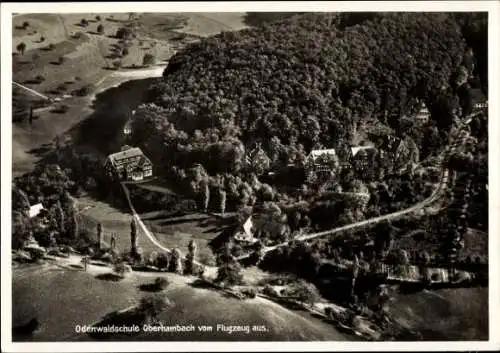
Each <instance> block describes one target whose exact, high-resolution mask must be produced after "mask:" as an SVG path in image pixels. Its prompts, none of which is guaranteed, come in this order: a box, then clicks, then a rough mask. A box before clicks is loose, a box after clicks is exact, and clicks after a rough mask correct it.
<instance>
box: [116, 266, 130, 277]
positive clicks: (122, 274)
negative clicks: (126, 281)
mask: <svg viewBox="0 0 500 353" xmlns="http://www.w3.org/2000/svg"><path fill="white" fill-rule="evenodd" d="M127 271H128V268H127V265H126V264H125V263H124V262H119V263H117V264H116V265H115V266H114V267H113V272H114V273H115V274H116V275H117V276H119V277H122V278H123V277H125V274H126V273H127Z"/></svg>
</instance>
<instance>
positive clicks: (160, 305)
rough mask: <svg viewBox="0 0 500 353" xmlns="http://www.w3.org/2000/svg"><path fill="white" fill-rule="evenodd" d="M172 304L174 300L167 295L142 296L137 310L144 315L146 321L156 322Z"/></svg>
mask: <svg viewBox="0 0 500 353" xmlns="http://www.w3.org/2000/svg"><path fill="white" fill-rule="evenodd" d="M172 305H173V304H172V302H171V301H170V300H169V299H168V298H167V297H166V296H165V295H163V294H155V295H150V296H147V297H144V298H142V299H141V301H140V302H139V305H138V307H137V310H138V312H139V313H140V314H141V315H143V317H144V320H145V321H146V322H152V321H153V322H154V321H156V319H157V318H158V315H159V314H160V313H161V312H162V311H163V310H165V309H166V308H168V307H171V306H172Z"/></svg>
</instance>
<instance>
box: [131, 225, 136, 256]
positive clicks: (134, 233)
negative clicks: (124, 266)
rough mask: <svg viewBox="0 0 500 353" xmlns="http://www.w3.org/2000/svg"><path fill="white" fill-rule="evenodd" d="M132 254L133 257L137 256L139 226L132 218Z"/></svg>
mask: <svg viewBox="0 0 500 353" xmlns="http://www.w3.org/2000/svg"><path fill="white" fill-rule="evenodd" d="M130 243H131V247H130V253H131V254H132V256H135V255H137V225H136V223H135V219H133V218H132V220H131V221H130Z"/></svg>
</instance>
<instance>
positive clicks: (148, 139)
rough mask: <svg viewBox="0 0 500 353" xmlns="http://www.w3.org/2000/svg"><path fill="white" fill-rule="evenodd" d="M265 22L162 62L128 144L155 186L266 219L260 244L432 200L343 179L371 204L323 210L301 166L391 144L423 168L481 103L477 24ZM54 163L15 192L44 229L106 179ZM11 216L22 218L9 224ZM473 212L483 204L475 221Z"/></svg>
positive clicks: (405, 176) (327, 204) (357, 18)
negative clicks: (331, 151)
mask: <svg viewBox="0 0 500 353" xmlns="http://www.w3.org/2000/svg"><path fill="white" fill-rule="evenodd" d="M252 16H254V17H255V15H251V14H249V20H250V18H251V17H252ZM275 19H276V21H272V22H270V23H269V22H266V21H263V23H262V24H260V25H259V26H257V27H253V28H249V29H245V30H241V31H238V32H223V33H221V34H219V35H216V36H213V37H210V38H206V39H203V40H201V41H199V42H197V43H193V44H190V45H189V46H187V48H186V49H184V50H182V51H179V52H178V53H177V54H175V55H174V56H173V57H172V58H171V60H170V62H169V65H168V67H167V68H166V69H165V71H164V74H163V77H162V78H160V79H158V80H157V82H156V83H154V84H153V85H152V86H151V87H150V88H149V90H148V92H147V94H146V100H145V102H144V104H143V105H141V106H140V107H139V108H138V109H137V110H136V114H135V115H134V118H133V121H132V131H133V134H132V136H131V141H130V142H129V143H130V144H131V145H134V146H139V147H141V148H142V149H143V150H144V151H145V153H146V154H147V155H148V156H149V157H150V158H151V159H152V161H153V163H154V164H155V174H157V175H158V176H160V177H163V178H165V179H168V181H169V183H171V184H173V185H175V186H176V188H177V189H176V191H177V192H179V193H180V194H184V195H186V196H187V197H188V198H190V199H193V200H197V201H198V204H199V208H200V209H203V210H212V211H217V212H222V213H223V212H225V211H230V210H231V211H234V210H238V211H241V212H240V213H241V214H245V212H247V210H248V208H251V207H255V210H262V212H260V213H261V214H265V215H267V217H263V219H261V220H258V222H261V223H265V224H272V225H273V226H272V227H269V228H268V229H274V230H275V231H273V232H274V234H268V233H269V232H267V233H266V234H263V235H262V238H264V239H267V240H272V241H281V240H284V239H287V238H288V237H290V235H291V233H293V232H294V231H298V230H300V229H301V228H306V229H307V228H309V227H313V228H314V229H325V228H330V227H332V226H335V225H340V224H347V223H350V222H354V221H356V220H361V219H363V218H369V217H373V216H376V215H379V214H384V213H387V212H392V211H395V210H398V209H402V208H404V207H405V206H409V205H411V204H413V203H415V202H418V201H421V200H422V199H423V198H425V197H426V196H428V195H429V192H430V191H429V190H428V188H426V187H425V185H426V184H428V183H427V181H428V180H424V179H423V178H421V177H419V176H416V175H414V173H412V172H411V171H408V172H403V173H402V174H401V173H400V174H397V175H382V176H381V175H376V174H377V173H375V172H374V171H371V170H369V171H368V172H367V173H365V175H360V174H359V173H358V174H357V175H356V174H353V173H350V172H346V173H340V174H338V176H337V178H336V181H335V183H336V184H335V185H334V186H335V187H336V188H337V190H341V191H346V192H352V193H364V192H367V193H369V194H370V201H369V202H368V203H367V202H366V201H365V200H362V199H359V198H357V197H347V196H346V197H338V195H337V196H335V197H333V196H332V195H333V193H332V192H331V190H330V191H326V190H322V189H321V188H315V187H314V186H311V185H309V184H307V183H306V182H305V179H304V175H303V168H304V163H305V161H306V158H307V155H308V154H309V152H310V151H311V150H312V149H321V148H335V149H336V150H338V151H343V150H346V149H348V148H349V147H350V146H352V145H355V144H356V143H358V142H359V141H360V140H362V141H363V142H365V143H371V144H374V145H378V144H380V143H381V141H383V140H385V139H386V138H387V137H396V138H399V139H401V141H403V145H404V146H405V148H406V150H407V152H408V155H409V154H412V153H413V152H411V153H410V151H411V150H413V149H418V152H417V154H419V155H420V159H421V160H422V159H425V158H428V157H433V156H434V155H435V154H436V153H437V152H438V151H439V150H440V148H441V147H442V146H443V145H444V143H445V141H447V135H448V132H449V131H450V129H451V127H452V125H453V119H454V116H456V114H457V111H459V110H460V109H461V110H463V111H467V110H468V109H469V108H470V106H471V99H472V98H471V93H470V91H471V89H473V88H477V87H480V88H481V89H482V90H483V92H484V94H485V95H486V96H487V65H486V63H487V59H486V57H487V40H485V39H484V38H487V33H486V29H487V15H486V14H482V13H474V14H462V13H460V14H453V13H419V14H414V13H377V14H367V13H359V14H328V13H303V14H292V15H289V14H287V15H286V16H285V15H283V16H282V15H277V16H276V17H275ZM253 20H254V21H261V20H262V19H261V18H260V19H259V18H254V19H253ZM421 102H423V103H425V105H426V106H427V107H428V108H429V110H430V113H431V119H430V121H428V122H427V123H424V124H422V123H420V122H418V121H416V119H414V118H413V116H414V114H415V112H416V110H417V109H418V106H419V103H421ZM477 124H483V125H484V122H481V121H479V120H478V123H477ZM477 124H476V125H477ZM486 124H487V122H486ZM478 129H479V130H480V131H481V134H478V136H477V138H478V139H479V140H480V141H481V146H482V147H481V148H480V149H479V150H478V151H477V152H476V155H475V156H474V159H475V160H477V161H478V162H477V163H476V164H477V167H478V168H480V169H481V170H482V172H481V173H479V174H480V180H484V178H485V177H486V175H487V166H486V165H485V162H486V159H485V156H487V143H485V141H487V134H486V135H485V134H484V130H485V129H484V126H482V127H481V126H478V127H476V130H478ZM486 131H487V130H486ZM255 145H259V146H261V147H262V148H263V150H264V152H265V154H266V155H267V159H266V160H267V163H264V164H261V165H259V168H256V166H255V165H254V164H252V163H248V161H247V157H248V156H249V154H250V152H251V151H252V148H253V146H255ZM61 149H62V148H61V147H59V148H56V154H57V153H60V152H59V151H60V150H61ZM405 156H406V155H405ZM476 157H477V158H476ZM405 158H406V157H405ZM405 158H403V159H405ZM379 162H380V163H379V164H383V163H384V161H379ZM54 163H55V164H60V165H62V166H63V168H64V170H63V171H57V169H53V167H51V168H52V169H48V170H44V169H43V168H39V169H37V171H35V172H33V173H31V174H28V175H26V176H24V177H23V178H20V179H19V180H17V181H16V185H15V190H20V191H21V192H25V193H27V197H28V198H29V200H27V202H26V200H25V201H23V202H24V203H27V204H28V205H29V204H32V203H34V202H37V201H40V200H44V201H45V200H48V205H47V207H48V208H49V209H50V208H51V207H52V208H53V213H54V219H56V218H57V217H55V215H56V213H57V212H59V211H57V210H59V208H61V207H62V209H63V210H64V212H63V213H64V216H65V219H68V220H70V219H71V215H72V210H71V207H69V206H67V205H70V202H68V193H74V192H76V191H78V187H75V186H74V185H75V184H76V185H78V186H81V187H82V188H84V189H95V188H96V187H97V188H98V189H106V188H107V187H106V180H105V179H104V178H103V177H102V175H101V171H100V168H99V163H98V161H95V160H92V159H88V158H83V159H82V158H79V157H78V156H75V153H74V152H73V153H72V154H70V156H69V157H68V159H67V160H64V161H62V160H61V158H55V161H54ZM476 164H475V165H474V166H476ZM370 165H373V166H375V165H377V164H376V163H373V164H370ZM374 168H375V167H374ZM377 168H378V167H377ZM485 171H486V173H485ZM267 172H272V174H273V175H274V177H269V174H267ZM61 173H62V175H64V176H65V177H64V178H69V181H68V182H71V185H70V184H68V183H67V182H66V179H64V178H62V176H61ZM292 173H293V174H292ZM52 176H53V177H54V178H55V179H54V180H51V179H50V178H51V177H52ZM291 176H293V178H292V177H291ZM61 178H62V179H61ZM63 179H64V180H63ZM292 179H293V180H292ZM47 183H48V185H49V186H47V188H45V189H44V188H42V189H43V190H42V189H41V187H42V186H43V185H45V184H47ZM35 184H37V185H36V186H35ZM54 184H56V185H58V184H62V186H58V188H57V189H54V187H53V185H54ZM15 192H17V191H15ZM23 199H25V198H24V197H21V201H22V200H23ZM45 202H46V203H47V201H45ZM58 202H59V203H58ZM21 204H22V202H21ZM486 207H487V204H486ZM20 208H26V205H24V206H23V205H21V206H19V207H17V206H16V207H14V211H15V212H19V209H20ZM479 210H484V204H483V205H481V207H479V208H478V212H477V215H478V217H479V215H480V214H481V212H479ZM56 211H57V212H56ZM332 212H334V213H335V214H336V215H337V217H336V218H335V219H332V217H331V216H330V215H331V214H332ZM16 217H18V218H19V217H21V215H20V214H17V213H16ZM15 219H17V218H15ZM18 223H19V224H18V226H19V227H20V228H19V230H16V234H17V233H18V234H19V235H20V234H22V233H23V229H22V222H21V221H20V222H18ZM484 223H485V222H482V224H484ZM60 228H62V226H61V227H60ZM68 228H69V227H64V229H63V230H64V232H60V233H64V234H66V233H68V230H67V229H68ZM16 229H17V228H16ZM66 237H67V238H71V236H70V234H67V235H66Z"/></svg>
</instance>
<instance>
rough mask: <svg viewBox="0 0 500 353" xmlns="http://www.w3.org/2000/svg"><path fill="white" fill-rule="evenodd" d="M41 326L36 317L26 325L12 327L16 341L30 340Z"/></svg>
mask: <svg viewBox="0 0 500 353" xmlns="http://www.w3.org/2000/svg"><path fill="white" fill-rule="evenodd" d="M39 327H40V323H39V322H38V319H37V318H36V317H35V318H33V319H31V320H30V321H29V322H28V323H26V324H25V325H20V326H14V327H12V338H13V339H14V340H16V341H24V340H28V339H29V338H30V337H31V336H32V335H33V333H34V332H35V331H36V330H37V329H38V328H39Z"/></svg>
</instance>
